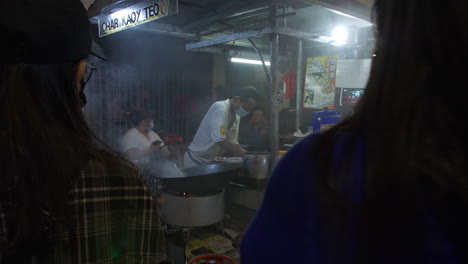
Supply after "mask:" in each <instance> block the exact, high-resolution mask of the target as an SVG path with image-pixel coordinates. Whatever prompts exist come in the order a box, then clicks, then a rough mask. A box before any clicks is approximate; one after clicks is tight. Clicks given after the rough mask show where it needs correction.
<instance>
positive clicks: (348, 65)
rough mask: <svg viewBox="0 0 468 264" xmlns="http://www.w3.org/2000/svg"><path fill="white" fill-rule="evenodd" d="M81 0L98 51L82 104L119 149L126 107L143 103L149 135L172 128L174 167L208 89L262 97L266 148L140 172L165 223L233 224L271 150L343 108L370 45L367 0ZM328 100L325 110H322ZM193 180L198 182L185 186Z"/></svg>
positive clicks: (261, 183)
mask: <svg viewBox="0 0 468 264" xmlns="http://www.w3.org/2000/svg"><path fill="white" fill-rule="evenodd" d="M82 1H83V3H85V6H87V7H88V13H89V16H90V17H91V21H92V22H93V25H94V27H93V34H94V41H95V43H94V45H95V49H96V50H100V54H101V55H102V56H100V57H104V58H106V61H103V60H101V59H99V58H94V57H93V58H90V59H91V60H93V62H94V65H95V67H96V73H95V74H94V78H93V79H92V80H91V81H90V88H89V89H88V93H90V94H89V95H88V98H89V102H88V106H87V108H86V109H85V112H86V114H87V116H88V118H89V122H90V124H91V126H92V127H93V129H94V130H95V131H96V132H97V134H98V135H99V137H100V138H101V139H103V141H104V142H106V143H107V144H109V145H110V146H112V147H115V148H117V147H118V144H119V140H120V138H121V136H122V135H123V133H125V131H127V130H128V129H129V128H130V127H131V123H130V121H129V118H128V115H129V113H130V112H131V111H133V110H134V109H142V108H149V109H151V110H152V111H154V114H155V127H156V130H157V132H158V134H162V135H175V136H177V138H179V137H180V140H178V141H177V142H176V141H174V144H172V145H171V146H170V147H171V149H172V150H173V151H174V153H173V154H174V155H173V157H174V158H175V159H176V162H175V163H176V164H177V165H180V162H181V160H180V157H181V155H180V154H181V152H183V151H184V149H185V148H186V147H187V144H188V143H190V141H191V139H192V137H193V135H194V133H195V131H196V129H197V127H198V125H199V123H200V121H201V119H202V118H203V115H204V113H205V112H206V111H207V110H208V108H209V106H210V105H211V103H212V93H213V87H215V86H217V85H223V86H224V87H225V90H226V91H227V94H228V96H229V95H233V94H235V92H236V91H237V90H238V89H239V88H240V87H241V86H244V85H253V86H255V87H256V88H257V89H258V90H259V92H260V94H261V96H262V98H263V99H262V102H261V103H262V105H263V106H264V108H265V109H266V113H267V114H266V116H267V117H268V119H267V124H268V128H269V133H268V137H269V147H268V152H263V151H262V152H250V153H247V155H245V156H244V157H243V158H241V159H240V160H239V159H238V160H235V159H230V160H229V157H224V158H225V159H222V157H220V159H219V160H218V161H217V164H214V165H213V166H211V165H210V166H211V167H209V166H207V167H205V168H203V169H200V170H199V171H182V173H183V175H184V177H185V176H188V178H187V179H181V177H178V176H175V177H173V178H172V179H169V178H170V177H164V176H161V173H160V172H153V173H147V175H150V177H151V175H153V176H154V175H156V176H157V177H156V176H154V177H153V178H157V179H158V180H156V181H154V184H155V185H161V186H163V187H161V189H163V195H164V197H165V200H166V204H165V205H163V207H162V208H161V209H162V215H161V216H162V218H163V220H165V222H166V223H167V224H168V226H169V227H168V228H169V229H168V230H173V231H174V230H175V231H177V232H179V231H181V230H183V231H187V230H189V231H188V232H189V233H190V232H192V234H193V233H196V231H194V229H193V228H194V227H206V226H215V227H216V228H215V229H217V230H222V232H224V233H230V232H231V235H232V234H233V233H232V232H234V233H235V234H241V233H242V232H243V231H244V230H245V228H246V226H247V225H248V223H249V222H250V220H251V219H252V217H253V216H254V214H255V211H256V210H257V209H258V208H259V206H260V205H261V202H262V200H263V194H264V190H265V185H266V182H267V180H268V177H269V176H270V173H271V171H272V169H273V168H274V166H275V165H276V164H277V162H278V160H279V158H280V157H281V156H282V155H284V154H285V153H286V152H287V150H288V149H289V147H291V146H292V145H293V144H294V143H295V142H297V141H298V140H300V139H301V138H302V137H303V136H305V135H307V134H308V133H310V132H317V131H318V129H317V128H316V127H317V125H318V128H319V129H321V128H325V126H324V125H332V124H333V122H337V121H339V120H340V119H341V118H342V117H344V116H346V115H347V114H348V113H349V112H351V111H352V108H353V106H354V105H355V103H356V102H357V100H358V97H359V96H361V94H362V91H363V88H364V87H365V82H366V76H367V75H366V73H367V74H368V70H369V65H370V59H371V58H372V50H373V39H372V24H371V23H369V22H368V21H369V20H370V19H369V17H370V11H369V3H367V2H365V1H343V0H335V1H328V0H327V1H325V0H322V1H317V0H289V1H288V0H285V1H262V0H256V1H248V2H245V1H214V0H206V1H193V0H183V1H182V0H124V1H117V0H82ZM355 76H359V79H358V80H356V78H355ZM324 108H328V109H324ZM328 110H330V111H333V112H332V113H333V115H330V116H334V117H335V119H326V118H325V115H328V114H329V113H328V112H327V113H326V114H323V113H322V112H323V111H328ZM337 112H339V116H340V117H339V118H338V119H336V116H337V114H336V113H337ZM314 113H315V115H314ZM324 120H328V121H329V120H332V122H328V123H327V124H325V122H324ZM246 122H247V120H245V119H244V120H242V121H241V126H242V124H245V123H246ZM309 127H310V128H312V130H310V129H309ZM213 177H214V178H215V179H216V180H213ZM192 180H193V181H192ZM217 180H220V182H218V181H217ZM197 181H198V182H201V183H202V184H201V187H200V188H201V189H200V190H203V191H202V192H197V191H200V190H194V189H190V187H189V186H192V187H193V186H195V185H196V184H197ZM208 182H209V184H208ZM215 183H219V184H220V185H217V186H216V188H215V189H210V190H206V188H207V187H209V186H210V184H215ZM184 186H185V187H186V188H185V189H184ZM181 188H182V189H181ZM204 188H205V189H204ZM171 228H172V229H171ZM233 230H234V231H233ZM175 231H174V232H175ZM238 237H239V236H238V235H232V237H231V239H232V240H235V239H236V238H238ZM179 238H180V236H179ZM182 240H184V239H182ZM186 242H187V241H186ZM184 249H185V248H184ZM173 250H176V249H174V248H173ZM223 253H226V252H223ZM174 254H175V253H174ZM175 255H177V254H175ZM185 255H187V254H186V253H185Z"/></svg>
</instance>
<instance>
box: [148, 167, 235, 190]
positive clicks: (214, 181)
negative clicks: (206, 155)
mask: <svg viewBox="0 0 468 264" xmlns="http://www.w3.org/2000/svg"><path fill="white" fill-rule="evenodd" d="M241 170H242V164H237V163H222V164H211V165H205V166H199V167H194V168H186V169H180V171H181V172H182V174H183V175H184V177H179V176H177V175H176V174H174V176H175V177H166V178H163V177H164V176H163V175H158V174H157V173H158V171H147V172H146V173H147V174H152V176H153V177H156V178H159V179H160V180H161V182H162V183H163V184H164V185H165V187H164V190H165V191H167V192H170V193H186V194H189V195H205V194H210V193H214V192H217V191H219V190H221V189H223V188H224V186H225V185H226V184H227V182H228V181H229V180H230V179H231V178H233V177H235V176H237V174H239V173H240V171H241Z"/></svg>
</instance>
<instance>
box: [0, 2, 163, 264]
mask: <svg viewBox="0 0 468 264" xmlns="http://www.w3.org/2000/svg"><path fill="white" fill-rule="evenodd" d="M0 10H7V12H3V13H4V14H2V16H0V33H1V35H2V36H3V37H2V39H1V40H0V52H1V56H0V58H1V59H0V109H1V110H0V119H1V120H2V122H0V135H1V136H0V171H1V177H0V262H2V261H3V262H4V263H161V262H162V261H164V260H165V258H166V257H165V251H164V248H165V245H164V243H165V241H164V233H163V231H162V229H161V226H160V222H159V212H158V210H157V208H156V206H155V204H154V202H153V200H152V198H151V195H150V194H149V192H148V191H147V189H146V188H145V186H144V185H143V183H142V180H141V179H140V177H139V175H138V171H137V170H136V169H135V168H134V167H133V166H132V165H131V164H130V163H128V162H126V161H125V160H124V159H122V158H120V157H119V156H118V155H117V154H115V153H114V152H113V151H112V150H110V149H109V148H108V147H106V146H104V145H103V144H100V143H99V142H100V141H99V140H98V139H97V138H96V137H95V135H94V134H93V133H92V132H91V130H90V129H89V127H88V126H87V124H86V122H85V119H84V117H83V114H82V111H81V108H82V106H83V105H84V103H85V100H84V97H83V93H82V90H83V88H84V86H83V85H82V84H84V83H83V82H82V80H83V76H84V73H85V68H86V60H85V59H86V58H87V56H88V53H89V51H90V46H91V37H90V27H89V20H88V17H87V14H86V11H85V10H84V8H83V6H82V5H81V3H80V2H79V0H60V1H57V0H41V1H27V0H15V1H1V2H0ZM18 17H21V19H17V18H18ZM11 21H15V22H14V23H12V22H11ZM80 94H81V96H80Z"/></svg>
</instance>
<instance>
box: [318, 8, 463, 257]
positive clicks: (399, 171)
mask: <svg viewBox="0 0 468 264" xmlns="http://www.w3.org/2000/svg"><path fill="white" fill-rule="evenodd" d="M467 13H468V2H466V1H458V0H447V1H444V2H443V3H441V2H440V1H436V0H412V1H407V0H376V1H375V5H374V18H375V21H376V38H377V43H376V48H375V54H376V57H374V60H373V65H372V70H371V75H370V79H369V82H368V84H367V87H366V91H365V94H364V96H363V98H362V100H361V101H360V103H359V104H358V106H357V108H356V111H355V113H354V114H353V115H352V116H351V117H349V118H348V119H346V120H344V121H343V122H342V123H340V124H338V125H337V126H336V127H334V128H333V129H331V130H329V131H327V132H325V133H323V134H322V135H321V136H320V138H319V140H318V141H317V144H316V146H315V147H314V150H313V152H312V153H311V154H312V155H314V158H315V159H316V160H317V162H316V171H315V172H314V175H316V181H317V188H316V190H317V192H318V193H319V195H320V201H321V204H322V209H323V210H324V212H325V213H324V217H323V219H322V220H323V221H326V222H327V223H329V225H328V226H327V227H325V228H324V237H328V238H330V239H329V241H328V243H329V245H330V247H331V248H332V250H335V251H336V250H340V249H342V248H343V247H344V246H345V245H344V244H343V243H345V241H348V240H349V237H347V236H348V235H349V234H350V233H349V232H350V230H349V226H348V224H349V219H350V218H351V217H352V215H356V214H358V215H359V218H360V220H359V221H360V223H361V229H359V241H358V242H359V243H358V246H357V247H356V249H357V250H356V259H355V262H353V263H376V262H379V263H422V262H424V257H427V256H428V255H429V252H428V251H425V250H427V249H428V248H427V245H425V244H424V243H425V241H427V239H428V238H429V237H430V236H429V234H428V230H431V227H429V226H428V225H429V224H428V222H429V220H428V219H431V220H434V222H435V223H437V224H436V225H439V227H440V228H441V231H442V234H443V236H445V239H446V241H447V242H448V243H450V244H451V247H452V248H453V252H452V253H453V254H454V255H455V256H456V257H457V258H458V259H459V260H461V261H463V262H466V261H468V258H467V253H466V250H465V244H466V239H467V237H468V236H467V235H468V228H467V227H466V221H467V220H468V217H467V214H468V206H467V202H468V189H467V188H468V185H467V182H468V178H467V176H468V175H467V171H468V162H467V159H466V154H467V153H466V149H467V147H468V142H467V140H468V139H467V137H466V132H467V130H466V126H464V125H463V121H464V120H465V118H466V116H467V108H466V106H465V105H466V103H465V98H464V97H463V96H461V92H462V90H464V89H465V88H464V86H465V82H466V73H465V65H464V64H465V61H466V60H465V58H468V56H467V55H466V53H465V52H464V51H465V50H466V48H467V47H468V16H467V15H466V14H467ZM337 135H346V138H347V141H346V142H347V143H346V144H345V147H344V151H343V154H342V157H341V160H340V162H341V167H340V170H338V175H337V173H334V171H333V170H332V169H331V168H332V166H333V159H332V156H333V154H332V152H333V151H332V150H333V145H335V144H336V140H335V139H336V138H337ZM359 145H363V146H364V153H365V155H364V164H365V166H364V173H363V174H364V181H363V183H362V185H363V195H364V200H363V202H362V203H359V204H356V203H354V202H352V201H351V200H350V199H349V197H346V196H345V195H344V193H343V192H342V186H343V184H344V183H345V182H349V181H358V177H357V175H356V174H353V173H352V171H353V170H352V167H353V164H355V163H356V162H358V160H359V158H357V157H358V156H359V155H357V153H356V146H359ZM350 172H351V173H350ZM350 175H351V177H350ZM432 230H434V228H432ZM440 245H441V246H440V247H438V248H436V250H442V248H443V246H444V243H441V244H440ZM429 251H430V250H429ZM330 258H331V259H332V261H331V262H333V263H344V262H343V261H344V260H343V259H339V258H340V256H339V254H335V256H331V257H330ZM346 262H347V263H350V262H352V261H351V260H346Z"/></svg>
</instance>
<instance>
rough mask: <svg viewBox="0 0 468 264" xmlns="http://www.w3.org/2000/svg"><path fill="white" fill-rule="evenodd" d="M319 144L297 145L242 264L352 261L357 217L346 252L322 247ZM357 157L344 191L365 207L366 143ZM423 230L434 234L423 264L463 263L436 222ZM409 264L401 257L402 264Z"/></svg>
mask: <svg viewBox="0 0 468 264" xmlns="http://www.w3.org/2000/svg"><path fill="white" fill-rule="evenodd" d="M316 138H317V135H312V136H309V137H307V138H305V139H303V140H302V141H301V142H299V143H298V144H296V145H295V146H294V147H293V148H292V149H291V150H290V151H288V153H287V154H286V155H285V156H284V157H283V158H282V159H281V161H280V162H279V164H278V166H277V167H276V169H275V171H274V172H273V174H272V176H271V178H270V180H269V183H268V186H267V189H266V193H265V199H264V202H263V204H262V206H261V208H260V209H259V211H258V212H257V216H256V217H255V219H254V220H253V222H252V223H251V225H250V227H249V229H248V231H247V232H246V234H245V235H244V237H243V240H242V243H241V248H240V250H241V258H242V264H259V263H268V264H272V263H273V264H274V263H282V264H284V263H288V264H289V263H290V264H293V263H294V264H299V263H309V264H319V263H328V261H327V260H329V256H330V254H342V255H343V259H345V260H346V259H349V260H351V259H352V258H353V256H354V255H353V253H354V252H355V251H356V250H355V246H357V235H358V234H359V232H360V228H361V227H360V221H359V217H360V216H359V215H358V213H357V212H356V215H354V216H351V219H349V221H350V223H349V224H350V225H351V230H352V231H351V233H350V234H349V236H348V237H349V240H348V241H346V244H345V245H346V246H345V247H344V248H343V252H331V251H332V249H329V248H326V246H325V244H326V243H320V241H321V239H324V238H323V232H320V227H321V226H323V224H321V223H320V219H319V217H318V215H319V213H320V212H319V210H318V208H319V207H318V199H317V196H316V195H315V194H314V193H313V190H314V184H315V183H314V181H313V177H312V168H313V166H314V164H313V163H312V162H311V158H310V157H311V154H310V153H311V147H312V144H313V143H314V141H315V140H316ZM343 145H344V144H343V139H341V141H338V142H337V144H336V145H335V149H334V169H336V168H337V166H338V161H339V157H340V154H341V151H342V147H343ZM355 154H356V159H355V160H356V162H354V164H353V168H352V173H353V175H354V177H353V179H355V180H354V183H353V184H351V186H344V191H345V194H346V195H347V197H350V198H351V199H352V200H353V202H355V203H360V202H362V198H363V181H364V179H363V175H364V173H363V168H364V148H363V144H362V143H359V144H357V146H356V149H355ZM424 224H425V225H426V226H427V227H428V228H429V230H428V231H427V234H428V236H427V241H425V244H424V249H425V250H424V252H425V255H424V260H423V261H424V263H458V262H457V261H456V260H455V257H454V252H453V250H452V249H451V247H450V246H449V245H448V242H447V241H448V240H447V238H446V237H445V234H444V232H441V230H440V228H439V224H438V222H437V221H436V219H435V218H434V217H428V219H427V223H424ZM320 236H322V238H321V237H320ZM404 262H405V259H404V256H402V261H400V262H399V263H404Z"/></svg>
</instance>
